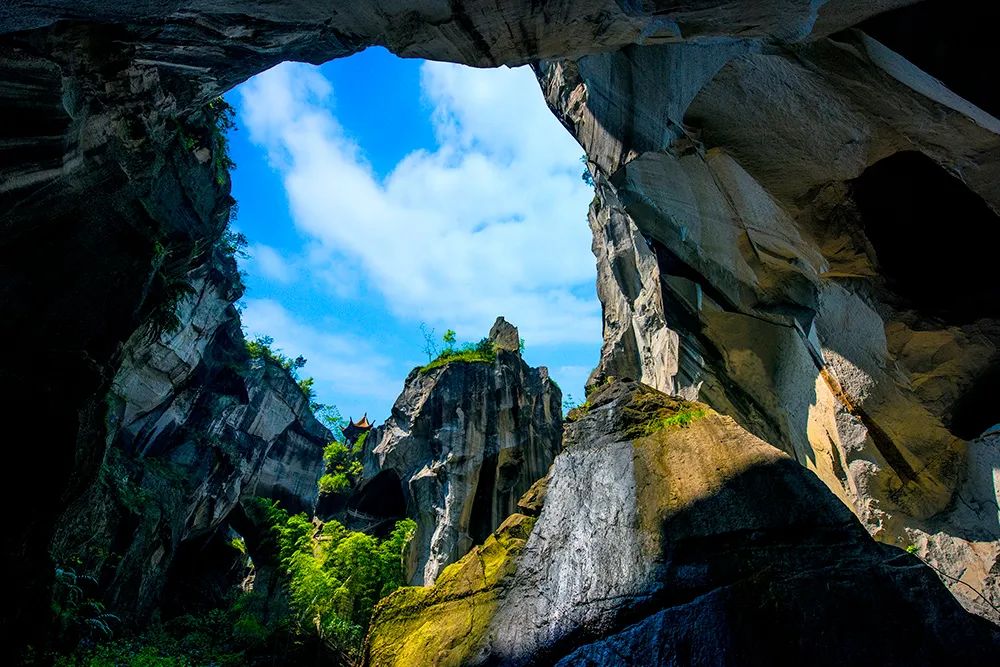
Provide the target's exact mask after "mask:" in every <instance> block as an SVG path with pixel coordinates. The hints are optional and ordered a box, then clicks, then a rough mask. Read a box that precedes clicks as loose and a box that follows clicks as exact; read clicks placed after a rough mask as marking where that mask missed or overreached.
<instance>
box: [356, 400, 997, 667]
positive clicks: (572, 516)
mask: <svg viewBox="0 0 1000 667" xmlns="http://www.w3.org/2000/svg"><path fill="white" fill-rule="evenodd" d="M576 416H577V419H576V421H574V422H573V423H571V424H569V425H568V426H567V428H566V434H565V450H564V451H563V452H562V453H561V454H560V455H559V456H558V458H557V459H556V462H555V464H554V466H553V469H552V474H551V480H550V481H549V483H548V488H547V491H546V493H545V500H544V506H543V507H542V509H541V512H540V514H539V515H538V516H537V518H535V517H532V516H529V515H526V514H523V513H520V514H514V515H512V516H511V517H510V518H509V519H508V520H507V521H505V522H504V524H503V525H502V526H501V527H500V528H499V529H498V530H497V531H496V532H495V533H494V534H493V535H491V536H490V537H489V538H488V539H487V540H486V541H485V543H484V544H483V545H482V546H481V547H477V548H476V549H475V550H474V551H473V552H472V553H470V554H469V556H467V557H466V558H463V559H462V560H460V561H459V562H457V563H455V564H454V565H452V566H450V567H448V568H447V569H445V571H444V572H442V573H441V575H440V577H439V578H438V584H437V585H435V586H434V587H432V588H429V589H428V588H417V589H413V588H409V589H402V590H400V591H398V592H397V593H394V594H393V595H392V596H390V597H388V598H387V599H386V600H384V601H383V602H382V603H381V604H380V605H379V607H378V608H377V610H376V614H375V619H374V622H373V627H372V630H371V632H370V634H369V637H368V643H367V660H368V664H371V665H380V666H389V665H411V664H421V665H458V664H463V665H477V664H502V665H528V664H559V665H610V664H614V665H628V664H636V665H639V664H641V665H674V664H699V665H700V664H733V665H771V664H820V665H841V664H851V663H865V664H936V663H938V662H945V661H951V660H968V661H970V662H972V663H976V662H979V661H982V660H983V659H986V656H989V655H992V654H994V653H995V652H996V650H997V648H998V647H1000V630H998V629H997V628H996V627H995V626H993V625H992V624H991V623H989V622H988V621H985V620H983V619H980V618H978V617H976V616H974V615H972V614H969V613H968V612H966V611H964V610H963V609H962V608H961V606H960V605H959V604H958V602H956V601H955V600H954V598H952V596H951V595H949V593H948V591H947V590H946V589H945V588H944V586H943V585H942V584H941V583H940V581H939V580H938V578H937V576H936V575H935V574H934V573H933V572H932V571H931V570H930V569H929V568H927V567H924V566H923V565H921V564H920V562H919V561H918V560H917V559H916V558H914V557H913V556H911V555H909V554H907V553H905V552H904V551H902V550H900V549H897V548H895V547H890V546H887V545H883V544H880V543H878V542H875V541H874V540H872V539H871V537H870V536H869V535H868V534H867V533H866V531H865V530H864V528H863V527H862V526H861V524H860V523H859V522H858V521H857V519H856V518H855V517H854V516H853V515H852V514H851V512H850V511H849V510H848V509H847V508H846V507H844V505H843V504H842V503H841V502H840V501H839V500H838V499H837V498H836V497H835V496H834V495H833V494H832V493H830V491H829V490H828V489H827V488H825V487H824V485H823V484H822V483H821V482H820V481H819V480H818V479H817V478H816V477H815V476H814V475H813V474H812V473H811V472H809V471H807V470H805V469H804V468H803V467H802V466H800V465H798V464H797V463H795V462H794V461H793V460H792V459H791V458H790V457H789V456H788V455H787V454H784V453H783V452H781V451H780V450H779V449H777V448H775V447H772V446H770V445H768V444H766V443H765V442H763V441H761V440H759V439H758V438H756V437H754V436H753V435H751V434H749V433H748V432H746V431H745V430H744V429H742V428H741V427H740V426H738V425H737V424H736V423H735V422H734V421H733V420H732V419H730V418H728V417H724V416H721V415H719V414H717V413H715V412H714V411H712V410H710V409H709V408H708V407H707V406H705V405H703V404H698V403H690V402H686V401H682V400H679V399H673V398H670V397H668V396H666V395H664V394H661V393H659V392H657V391H655V390H653V389H651V388H649V387H647V386H644V385H640V384H638V383H615V384H613V385H611V386H609V387H607V388H605V389H603V390H602V391H600V392H599V393H597V394H595V395H594V396H592V397H591V400H590V406H589V408H588V409H587V410H586V411H584V410H580V411H578V412H577V413H576ZM861 628H872V629H873V631H872V632H863V631H859V630H860V629H861ZM874 629H877V630H874Z"/></svg>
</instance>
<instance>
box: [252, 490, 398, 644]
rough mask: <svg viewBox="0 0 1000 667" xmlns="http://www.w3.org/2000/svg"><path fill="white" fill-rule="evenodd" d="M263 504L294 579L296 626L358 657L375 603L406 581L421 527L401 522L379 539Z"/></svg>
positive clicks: (291, 590) (282, 560) (291, 591)
mask: <svg viewBox="0 0 1000 667" xmlns="http://www.w3.org/2000/svg"><path fill="white" fill-rule="evenodd" d="M258 503H259V507H260V509H261V510H262V512H263V513H264V515H265V516H266V517H267V520H268V522H269V523H270V524H271V526H272V530H273V532H274V535H275V537H276V540H277V545H278V552H279V558H280V563H281V567H282V569H283V570H284V572H285V573H286V574H287V575H288V577H289V594H290V604H291V609H292V622H293V625H294V626H295V628H297V630H298V631H299V632H301V633H306V634H309V633H316V634H318V635H319V637H320V638H321V639H322V640H323V641H324V642H327V643H329V644H331V645H332V646H333V647H335V648H336V649H337V650H339V651H340V652H342V653H345V654H347V655H348V656H351V657H355V656H356V655H357V653H358V651H359V650H360V648H361V642H362V640H363V638H364V634H365V631H366V630H367V628H368V623H369V622H370V621H371V615H372V610H373V608H374V607H375V603H377V602H378V601H379V600H380V599H382V598H383V597H385V596H386V595H388V594H389V593H391V592H392V591H394V590H396V589H397V588H399V587H400V586H402V585H403V583H404V581H403V577H404V575H403V554H404V550H405V549H406V546H407V544H408V543H409V540H410V538H411V537H412V536H413V531H414V530H415V528H416V523H414V522H413V521H412V520H410V519H404V520H402V521H399V522H397V523H396V527H395V529H394V530H393V531H392V533H391V534H390V535H389V537H387V538H386V539H384V540H379V539H378V538H375V537H372V536H371V535H366V534H365V533H360V532H355V531H350V530H347V529H346V528H345V527H344V526H343V525H342V524H340V523H338V522H336V521H329V522H327V523H325V524H321V525H319V526H317V525H315V524H313V522H312V521H310V519H309V517H307V516H306V515H305V514H296V515H289V514H288V513H287V512H285V511H284V510H282V509H281V508H279V507H278V506H277V503H275V502H273V501H267V500H259V501H258Z"/></svg>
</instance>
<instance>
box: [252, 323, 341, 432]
mask: <svg viewBox="0 0 1000 667" xmlns="http://www.w3.org/2000/svg"><path fill="white" fill-rule="evenodd" d="M272 345H274V338H272V337H271V336H257V337H256V338H254V339H253V340H248V341H247V342H246V346H247V354H249V355H250V358H251V359H267V360H269V361H272V362H274V363H276V364H278V365H279V366H281V367H282V368H284V369H285V370H286V371H288V372H289V374H291V376H292V378H294V379H295V381H296V382H297V383H298V385H299V389H300V390H301V391H302V395H303V396H305V397H306V400H308V401H309V407H310V408H311V409H312V410H313V412H320V413H321V412H323V411H325V410H327V409H329V408H331V407H333V406H327V405H324V404H322V403H316V402H314V401H313V399H315V398H316V390H315V389H314V385H315V384H316V379H315V378H312V377H306V378H300V377H299V369H301V368H302V367H303V366H305V365H306V358H305V357H303V356H302V355H301V354H300V355H299V356H297V357H295V358H294V359H293V358H292V357H289V356H287V355H285V354H284V353H282V351H281V350H277V349H275V348H273V347H272ZM333 409H334V410H336V408H333ZM339 414H340V413H339V412H338V413H337V415H338V416H339Z"/></svg>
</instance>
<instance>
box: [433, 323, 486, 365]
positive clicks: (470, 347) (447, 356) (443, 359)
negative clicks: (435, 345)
mask: <svg viewBox="0 0 1000 667" xmlns="http://www.w3.org/2000/svg"><path fill="white" fill-rule="evenodd" d="M448 331H449V332H450V333H454V332H452V331H451V329H449V330H448ZM496 358H497V351H496V347H495V346H494V345H493V341H491V340H490V339H489V338H483V339H482V340H480V341H479V342H478V343H466V344H465V345H461V346H459V347H457V348H456V347H454V346H449V347H446V348H445V349H444V350H443V351H442V352H441V353H440V354H439V355H438V356H437V358H436V359H434V360H433V361H431V362H430V363H428V364H427V365H426V366H422V367H421V368H420V372H421V373H427V372H428V371H431V370H433V369H435V368H440V367H441V366H445V365H447V364H450V363H452V362H453V361H465V362H470V363H477V362H478V363H488V364H491V363H493V362H494V361H495V360H496Z"/></svg>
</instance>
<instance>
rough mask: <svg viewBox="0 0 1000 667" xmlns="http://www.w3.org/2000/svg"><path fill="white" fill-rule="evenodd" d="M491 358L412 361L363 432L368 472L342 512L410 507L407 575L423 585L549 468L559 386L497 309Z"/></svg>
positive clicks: (399, 513)
mask: <svg viewBox="0 0 1000 667" xmlns="http://www.w3.org/2000/svg"><path fill="white" fill-rule="evenodd" d="M490 340H491V342H493V343H494V345H495V348H496V350H497V355H496V360H495V361H493V362H488V363H487V362H465V361H453V362H450V363H448V364H446V365H444V366H441V367H438V368H434V369H430V370H428V371H423V370H421V369H414V370H413V372H411V373H410V375H409V377H407V379H406V386H405V388H404V389H403V393H402V394H400V396H399V398H398V399H396V403H395V405H393V408H392V416H391V417H390V418H389V419H388V420H387V421H386V423H385V424H383V425H381V426H379V427H378V428H376V429H375V431H374V432H373V433H372V435H371V436H369V438H368V440H367V441H366V446H367V449H368V451H367V452H366V456H365V471H364V479H365V481H364V482H363V483H362V486H361V488H360V490H359V491H358V492H357V493H356V494H355V496H354V499H353V500H352V502H351V503H349V507H348V515H349V516H350V515H352V514H353V516H354V517H356V518H362V519H368V518H370V520H371V521H377V520H380V519H391V518H402V517H403V516H411V517H412V518H413V519H415V520H416V522H417V530H416V534H415V535H414V539H413V543H412V545H411V554H412V558H411V562H410V563H409V565H408V567H409V569H410V572H409V573H408V574H409V579H410V581H411V583H414V584H425V583H427V584H429V583H432V582H433V581H434V579H435V578H436V577H437V575H438V574H439V573H440V572H441V570H442V569H444V567H445V566H446V565H449V564H450V563H453V562H455V561H456V560H458V559H459V558H461V557H462V556H463V555H465V554H466V553H467V552H468V551H469V549H471V548H472V546H473V545H475V544H478V543H481V542H482V541H483V540H485V539H486V538H487V537H488V536H489V535H490V533H491V532H492V531H493V530H494V529H495V528H496V527H497V526H499V525H500V523H501V522H502V521H503V520H504V519H505V518H507V516H508V515H510V514H511V512H513V511H514V509H515V507H516V503H517V500H518V498H520V497H521V495H522V494H523V493H524V492H525V491H527V490H528V488H529V487H530V486H531V485H532V484H533V483H534V482H535V481H536V480H538V479H540V478H541V477H543V476H544V475H545V473H546V471H548V469H549V466H550V465H551V464H552V460H553V459H554V458H555V456H556V454H557V453H558V451H559V445H560V440H561V437H562V392H561V391H560V390H559V387H558V386H557V385H556V384H555V383H554V382H553V381H552V380H551V379H550V378H549V374H548V369H546V368H544V367H541V368H531V367H529V366H528V365H527V364H525V363H524V361H523V360H522V359H521V355H520V353H519V352H518V346H519V337H518V333H517V329H516V328H515V327H513V326H512V325H511V324H509V323H507V322H506V321H504V319H503V318H499V319H498V320H497V323H496V324H495V325H494V326H493V329H492V330H491V332H490Z"/></svg>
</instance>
